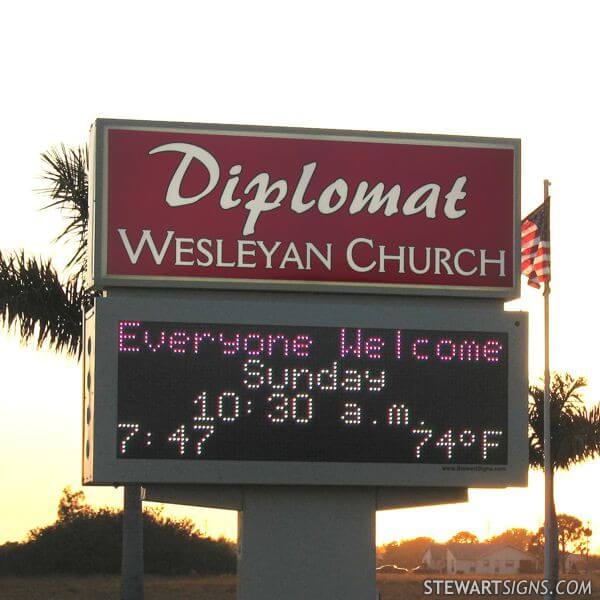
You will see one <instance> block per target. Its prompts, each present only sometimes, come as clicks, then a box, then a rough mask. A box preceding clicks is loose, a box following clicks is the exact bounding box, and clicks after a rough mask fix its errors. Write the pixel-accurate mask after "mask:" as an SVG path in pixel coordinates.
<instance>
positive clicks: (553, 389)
mask: <svg viewBox="0 0 600 600" xmlns="http://www.w3.org/2000/svg"><path fill="white" fill-rule="evenodd" d="M586 385H587V381H586V379H585V378H584V377H573V376H572V375H570V374H569V373H564V374H561V373H554V375H553V377H552V381H551V383H550V421H551V424H552V427H551V434H550V444H551V448H552V465H553V467H554V470H556V469H564V470H568V469H569V468H571V467H572V466H573V465H575V464H577V463H580V462H583V461H585V460H587V459H589V458H595V457H596V456H599V455H600V404H598V405H596V406H594V407H592V408H591V409H587V408H586V406H585V404H584V402H583V395H582V389H583V388H584V387H585V386H586ZM529 396H530V403H529V464H530V466H531V467H533V468H534V469H543V468H544V389H543V387H538V386H533V385H532V386H530V387H529Z"/></svg>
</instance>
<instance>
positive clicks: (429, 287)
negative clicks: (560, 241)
mask: <svg viewBox="0 0 600 600" xmlns="http://www.w3.org/2000/svg"><path fill="white" fill-rule="evenodd" d="M111 129H119V130H138V131H164V132H185V133H202V134H219V135H236V136H259V137H279V138H290V139H315V140H336V141H344V142H352V141H363V142H364V141H367V142H379V143H388V144H413V145H429V146H456V147H469V148H477V147H479V148H504V149H511V150H512V151H513V152H514V164H513V175H514V177H513V207H512V208H513V231H512V234H513V236H512V237H513V240H512V255H513V256H512V259H513V260H512V285H511V286H510V287H509V286H506V287H504V286H503V287H485V286H481V287H477V286H472V285H469V286H456V285H439V284H395V283H369V282H361V283H356V282H348V281H346V282H344V281H318V280H306V281H300V280H284V279H281V280H280V279H254V278H253V279H247V278H246V279H244V278H235V279H232V278H224V277H223V278H210V277H182V276H179V277H176V276H162V275H161V276H150V275H122V274H114V273H109V272H108V260H107V248H108V197H107V194H108V151H107V147H108V133H109V131H110V130H111ZM520 170H521V141H520V139H513V138H498V137H475V136H457V135H433V134H419V133H391V132H375V131H354V130H337V129H314V128H293V127H268V126H254V125H222V124H205V123H182V122H169V121H143V120H127V119H97V120H96V121H95V122H94V124H93V125H92V129H91V138H90V186H89V214H90V222H91V226H90V231H91V234H90V235H89V237H88V240H89V242H88V246H89V249H88V256H89V261H88V270H89V272H88V280H89V281H90V282H91V284H92V285H93V286H94V287H95V288H96V289H98V290H100V289H106V288H115V287H119V288H120V287H142V288H169V289H171V288H190V289H228V290H250V289H254V290H264V291H303V292H319V293H323V292H326V293H352V294H382V295H388V294H390V295H420V296H436V295H437V296H454V297H479V298H503V299H505V300H510V299H515V298H518V297H519V296H520V285H521V282H520V236H519V231H520Z"/></svg>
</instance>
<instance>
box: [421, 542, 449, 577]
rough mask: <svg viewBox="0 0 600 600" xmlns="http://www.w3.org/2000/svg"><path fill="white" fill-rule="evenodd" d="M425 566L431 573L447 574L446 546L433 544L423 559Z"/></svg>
mask: <svg viewBox="0 0 600 600" xmlns="http://www.w3.org/2000/svg"><path fill="white" fill-rule="evenodd" d="M421 564H423V565H424V566H425V567H426V568H427V569H428V570H429V571H433V572H435V573H445V572H446V546H445V545H444V544H431V546H429V548H427V550H425V554H423V558H422V559H421Z"/></svg>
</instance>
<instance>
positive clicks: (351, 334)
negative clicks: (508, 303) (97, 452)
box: [115, 321, 508, 465]
mask: <svg viewBox="0 0 600 600" xmlns="http://www.w3.org/2000/svg"><path fill="white" fill-rule="evenodd" d="M118 346H119V347H118V425H117V427H118V431H117V448H115V452H116V454H117V457H118V458H120V459H130V458H144V459H189V460H196V461H208V460H236V461H250V460H252V461H311V462H312V461H319V462H321V461H325V462H374V463H381V462H385V463H413V464H414V463H428V464H468V465H478V464H481V465H505V464H506V463H507V437H508V431H507V417H508V414H507V397H508V336H507V334H506V333H497V332H496V333H495V332H485V333H484V332H472V331H428V330H408V329H374V328H356V327H346V328H341V327H312V326H278V325H277V326H275V325H252V326H249V325H231V324H227V325H222V324H190V323H159V322H147V321H121V322H120V323H119V331H118Z"/></svg>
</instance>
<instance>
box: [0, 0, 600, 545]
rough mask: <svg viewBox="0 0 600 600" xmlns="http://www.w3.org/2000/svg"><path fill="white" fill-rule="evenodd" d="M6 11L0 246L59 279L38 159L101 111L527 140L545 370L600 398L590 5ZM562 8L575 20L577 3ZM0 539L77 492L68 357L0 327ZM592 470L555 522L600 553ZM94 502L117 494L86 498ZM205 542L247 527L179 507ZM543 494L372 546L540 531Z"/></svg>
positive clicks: (474, 507)
mask: <svg viewBox="0 0 600 600" xmlns="http://www.w3.org/2000/svg"><path fill="white" fill-rule="evenodd" d="M201 6H202V5H201V4H200V3H187V2H180V1H172V2H170V3H168V4H165V3H155V2H147V3H137V2H132V3H124V2H119V3H117V2H111V1H107V2H104V3H102V5H101V6H100V5H92V4H90V5H89V6H88V5H86V4H85V3H70V2H60V1H59V2H55V3H51V4H37V3H33V2H20V3H18V4H17V3H11V4H10V7H9V8H8V9H4V10H5V13H4V15H3V23H2V35H0V52H1V53H2V56H3V69H2V84H3V85H2V87H3V94H2V106H3V108H4V111H3V112H4V122H3V126H2V138H1V142H0V157H1V159H0V164H1V165H2V174H3V177H2V185H3V189H4V192H3V200H2V205H3V213H2V218H1V219H0V250H2V252H3V253H8V252H9V251H11V250H17V249H20V248H25V249H26V250H27V252H28V253H30V254H32V255H36V256H39V255H41V256H51V257H52V258H53V259H54V261H55V264H56V265H57V266H58V267H62V266H64V264H65V262H66V260H67V258H68V256H69V249H68V248H65V247H64V246H63V245H60V244H58V245H57V244H54V245H53V244H52V241H53V239H54V238H55V237H56V235H57V234H58V233H59V232H60V231H61V229H62V227H63V219H62V217H61V215H60V214H57V212H56V211H42V212H40V211H39V209H40V207H41V206H43V205H44V204H45V202H46V198H44V197H43V196H41V195H40V194H38V193H36V192H35V191H34V190H36V189H38V188H39V187H40V186H41V185H42V182H41V180H40V174H41V171H42V163H41V161H40V153H41V152H43V151H45V150H48V149H49V148H51V147H52V146H56V145H58V144H61V143H64V144H66V145H79V144H84V143H86V142H87V135H88V130H89V126H90V124H91V123H92V121H93V120H94V119H95V118H97V117H113V118H130V119H152V120H165V121H166V120H169V121H190V122H206V123H235V124H256V125H281V126H295V127H323V128H339V129H358V130H361V129H364V130H381V131H398V132H423V133H439V134H460V135H480V136H498V137H514V138H521V139H522V213H523V215H525V214H527V213H528V212H529V211H531V210H532V209H533V208H535V207H536V206H537V205H538V204H539V203H540V202H541V201H542V199H543V198H542V193H543V179H544V178H548V179H550V180H551V181H552V187H551V192H552V198H553V209H552V211H553V212H552V218H553V223H552V235H553V246H552V253H553V284H554V285H553V293H552V306H551V310H552V326H551V345H552V350H551V363H552V368H553V369H555V370H561V371H564V370H567V371H569V372H571V373H573V374H574V375H584V376H586V377H587V378H588V380H589V386H588V388H587V391H586V400H587V402H588V403H589V404H590V405H591V404H593V403H595V402H600V373H599V371H598V367H597V364H598V358H597V357H598V355H597V354H596V352H597V351H598V350H597V346H598V342H597V336H598V335H600V327H599V324H600V323H599V322H600V318H599V316H598V314H599V313H598V310H597V304H598V300H597V294H596V292H595V291H594V290H596V288H597V277H596V271H597V266H596V264H595V261H594V254H593V251H592V243H593V240H594V239H595V236H596V235H597V232H598V220H599V219H600V208H599V203H600V195H599V193H598V185H597V182H596V183H595V179H594V177H595V176H596V174H597V172H598V167H597V162H598V149H597V145H598V144H597V140H598V139H599V138H600V119H599V118H598V107H599V106H600V93H599V91H598V87H597V57H598V56H599V55H600V47H599V46H600V43H599V42H598V36H597V31H596V26H597V19H595V18H593V15H592V11H593V8H592V6H593V5H592V3H586V2H577V1H576V2H571V3H569V4H568V5H567V4H565V3H558V2H536V1H532V2H527V3H523V2H515V1H503V2H499V1H493V2H486V3H481V2H474V1H473V2H461V1H455V2H452V3H448V2H443V1H440V2H432V1H423V2H419V3H414V2H406V3H404V2H396V3H390V2H383V1H372V2H369V3H360V4H359V3H355V2H328V3H324V2H323V1H322V0H321V1H320V2H316V1H312V0H310V1H304V2H302V3H297V4H293V3H281V2H279V3H276V2H260V1H255V2H252V3H249V2H231V3H218V4H216V3H209V4H207V5H204V6H202V8H201ZM566 6H568V7H569V9H567V8H566ZM507 308H508V309H512V310H526V311H529V313H530V355H529V360H530V379H531V381H536V380H537V379H538V378H539V377H540V376H541V375H542V371H543V302H542V296H541V294H540V293H539V292H537V291H535V290H533V289H531V288H527V287H526V286H525V285H524V287H523V293H522V297H521V299H519V300H517V301H514V302H512V303H510V304H509V305H507ZM0 355H1V356H2V374H3V375H2V384H3V385H2V394H1V395H0V481H1V482H2V493H1V494H0V543H3V542H4V541H7V540H20V539H23V538H24V536H25V535H26V534H27V532H28V530H30V529H31V528H33V527H36V526H40V525H44V524H48V523H50V522H52V521H53V520H54V518H55V514H56V506H57V502H58V498H59V496H60V492H61V489H62V488H64V487H65V486H66V485H71V486H72V487H74V488H79V486H80V481H81V372H80V365H79V364H77V362H76V361H75V360H74V359H71V358H67V357H65V356H62V355H56V354H54V353H52V352H51V351H49V350H47V349H45V350H43V351H37V350H36V349H35V348H34V347H23V346H22V345H21V344H20V342H19V339H18V337H17V336H16V335H14V334H8V333H7V332H6V331H4V330H2V331H0ZM599 481H600V460H596V461H593V462H588V463H586V464H584V465H581V466H579V467H576V468H574V469H572V470H571V471H570V472H569V473H560V474H559V475H558V476H557V479H556V502H557V509H558V511H559V512H566V513H569V514H573V515H576V516H578V517H579V518H581V519H582V520H584V521H585V522H587V521H589V522H590V524H591V527H592V529H593V530H594V537H593V541H592V549H593V550H594V551H596V552H600V503H599V502H598V491H599V488H600V483H599ZM85 493H86V495H87V497H88V499H89V500H90V502H92V503H93V504H94V505H101V504H107V503H109V504H112V505H118V504H119V502H120V497H121V493H122V492H121V490H115V489H113V488H85ZM166 510H167V512H168V513H169V514H174V515H177V516H191V517H192V518H193V519H194V520H195V521H196V523H197V525H198V527H199V528H200V529H202V530H206V531H207V532H208V533H209V534H211V535H225V536H228V537H232V538H233V537H235V536H236V528H237V515H236V514H235V513H233V512H228V511H216V510H208V509H199V508H191V507H168V508H167V509H166ZM542 520H543V481H542V476H541V474H540V473H532V474H530V479H529V487H528V488H519V489H517V488H513V489H506V490H472V491H471V492H470V501H469V502H468V503H466V504H458V505H448V506H439V507H431V508H420V509H405V510H395V511H386V512H381V513H378V516H377V541H378V543H383V542H388V541H391V540H394V539H399V538H405V537H414V536H417V535H428V536H431V537H434V538H436V539H438V540H440V541H443V540H446V539H447V538H448V537H450V536H451V535H452V534H454V533H455V532H456V531H458V530H464V529H466V530H470V531H472V532H474V533H476V534H477V535H479V536H480V537H486V536H488V535H490V534H496V533H500V532H501V531H503V530H504V529H506V528H508V527H516V526H519V527H527V528H529V529H532V530H533V529H537V528H538V527H539V526H540V525H541V524H542Z"/></svg>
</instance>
